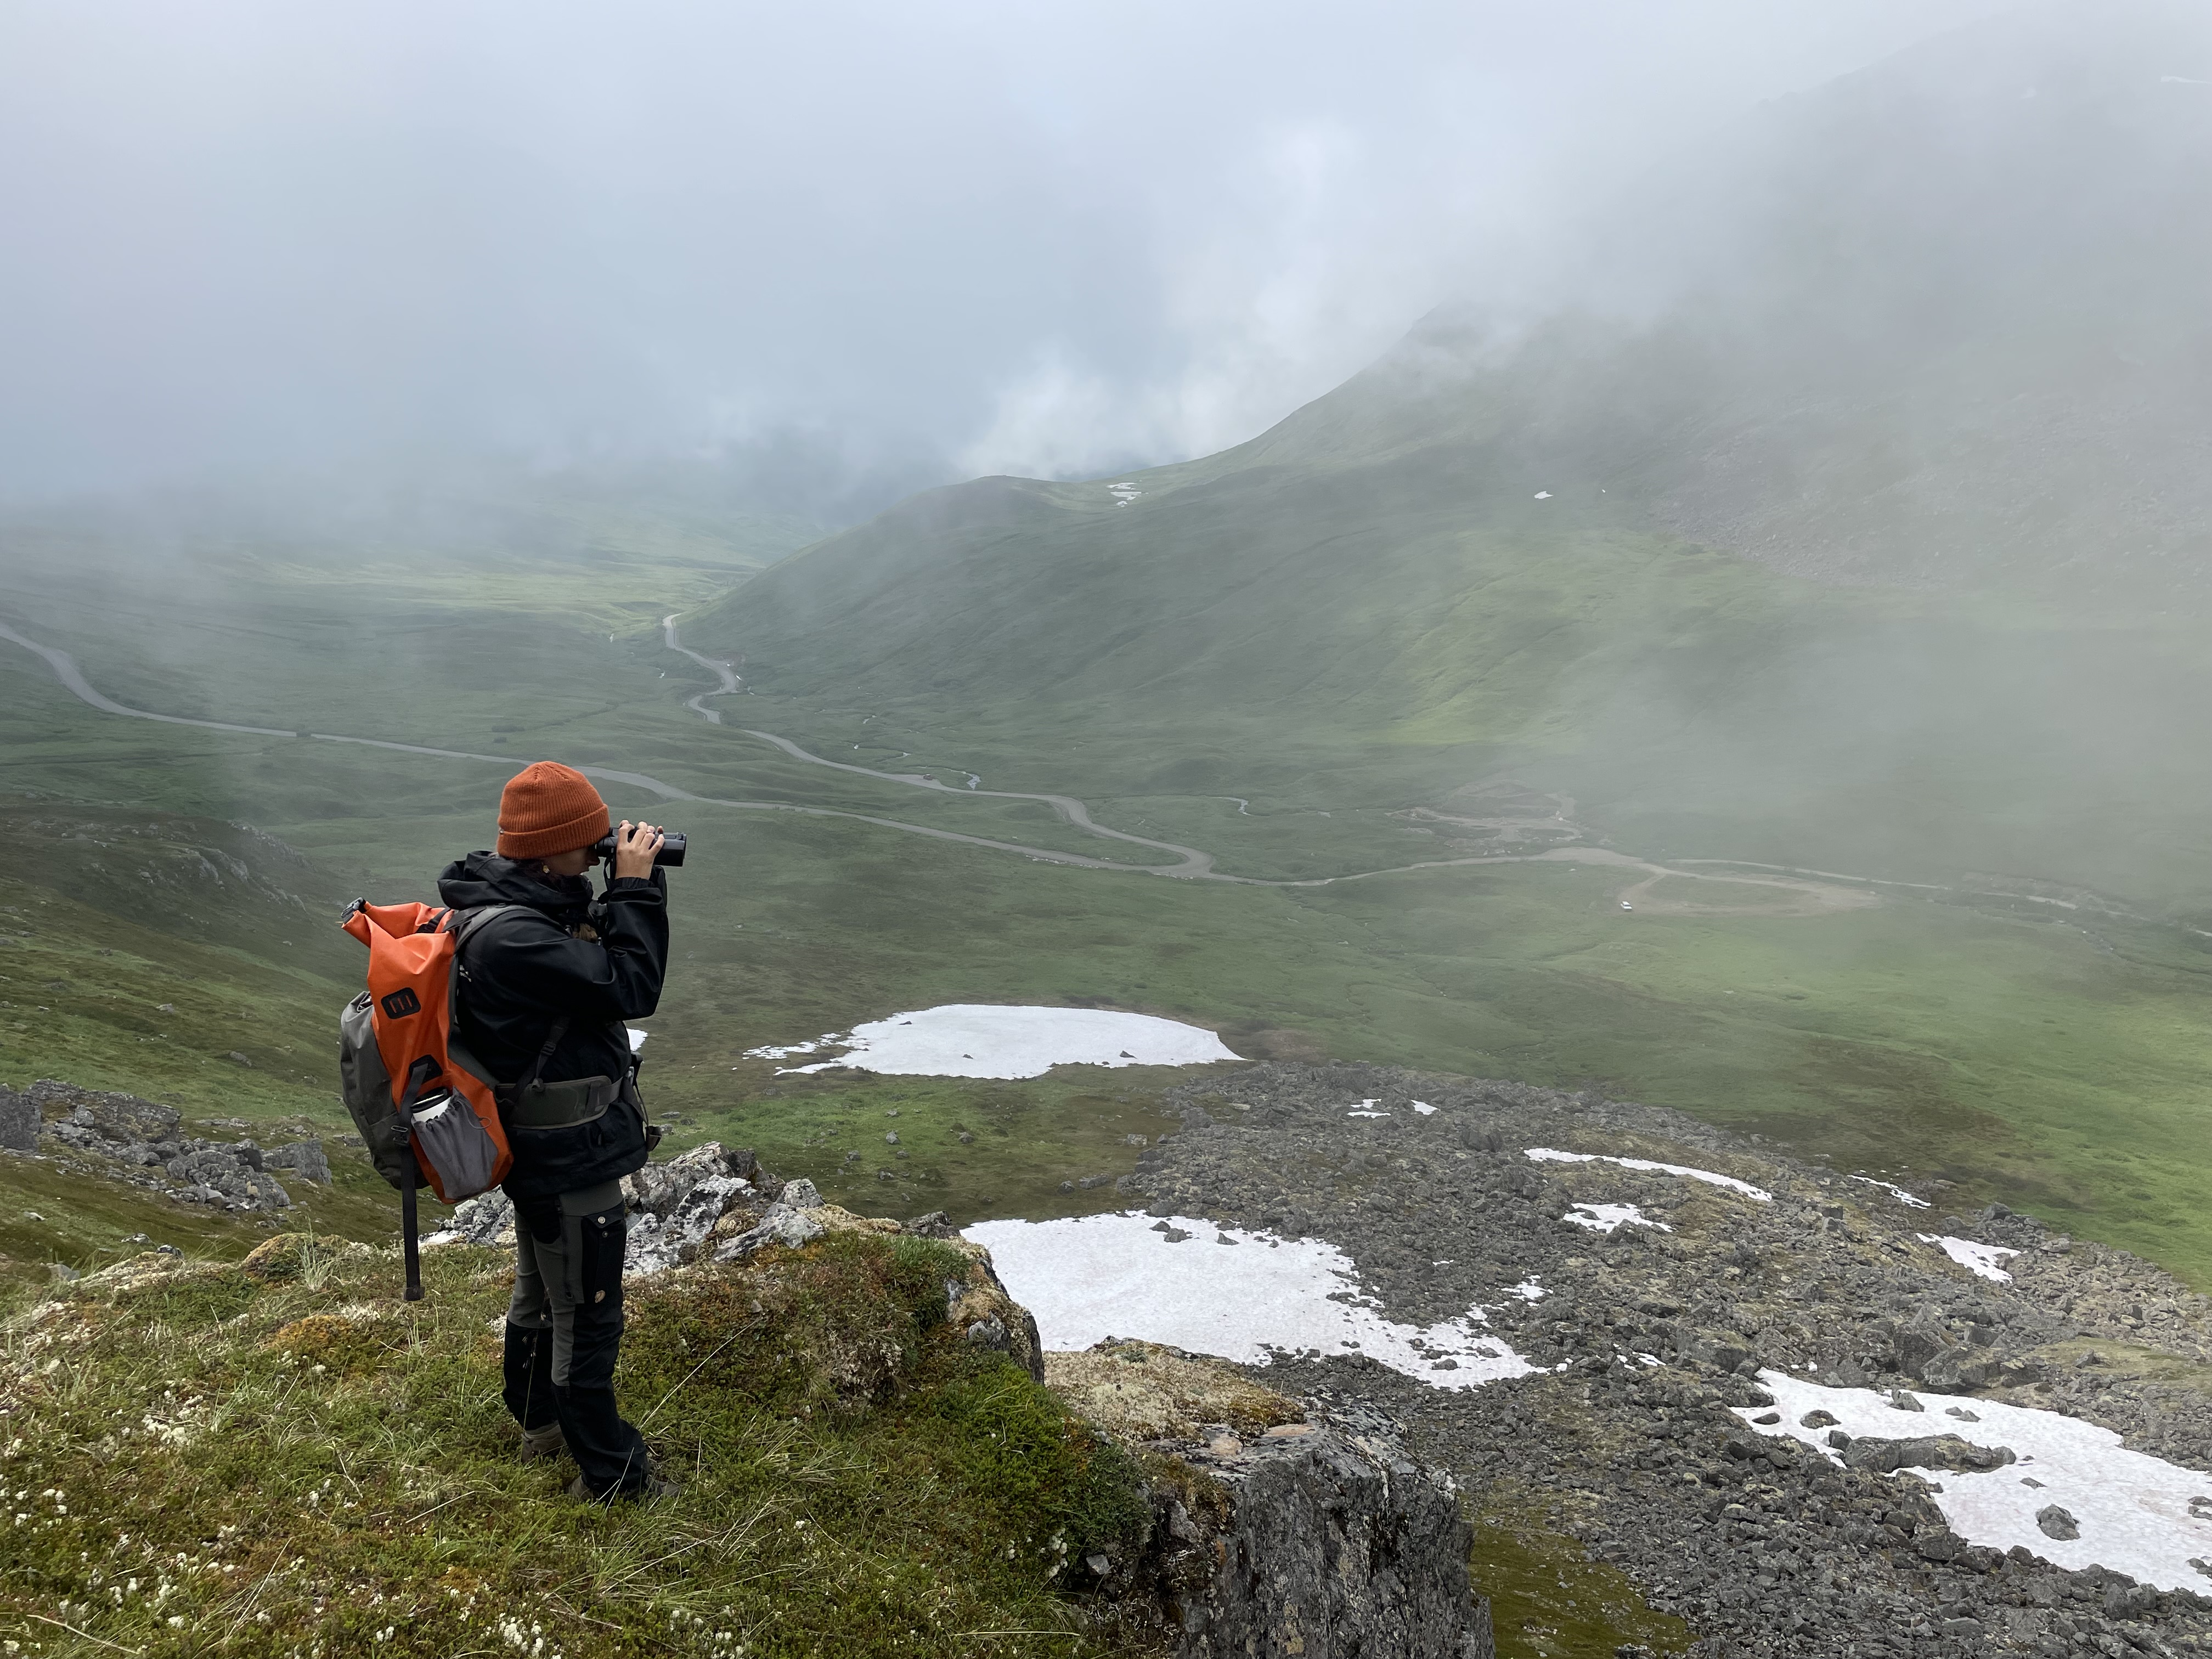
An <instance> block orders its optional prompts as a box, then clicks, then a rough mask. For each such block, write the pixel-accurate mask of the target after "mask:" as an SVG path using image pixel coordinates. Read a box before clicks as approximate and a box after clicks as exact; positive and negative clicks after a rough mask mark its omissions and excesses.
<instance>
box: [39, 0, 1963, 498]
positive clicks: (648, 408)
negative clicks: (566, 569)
mask: <svg viewBox="0 0 2212 1659" xmlns="http://www.w3.org/2000/svg"><path fill="white" fill-rule="evenodd" d="M1991 9H1993V7H1992V6H1991V4H1990V3H1989V0H1820V3H1817V4H1815V3H1803V4H1784V3H1777V0H1547V3H1535V0H1516V3H1512V4H1502V3H1492V0H1455V3H1427V0H1420V3H1388V0H1373V3H1363V4H1357V5H1354V4H1348V3H1334V4H1318V3H1310V0H1173V3H1146V0H1115V3H1114V4H1111V5H1106V4H1060V5H1052V4H1043V3H1036V0H1032V3H1029V4H1024V5H1016V4H1012V3H994V0H924V3H916V0H881V3H874V0H808V3H806V4H804V5H780V6H776V7H773V8H770V7H765V6H756V5H745V4H732V3H727V0H716V3H704V0H702V3H659V4H655V3H640V4H635V5H626V6H619V7H617V6H607V5H604V4H592V5H582V4H560V3H545V0H527V3H507V4H501V3H472V0H429V3H410V0H377V3H374V4H367V3H362V4H347V3H327V4H316V5H312V6H301V5H299V4H297V3H294V0H282V3H270V4H264V5H253V4H240V3H228V0H201V3H195V4H190V5H179V4H175V3H171V0H148V3H138V4H132V3H127V0H107V3H102V4H100V5H97V6H88V5H85V4H82V3H80V0H0V494H4V495H11V496H17V497H21V496H24V495H46V494H50V493H56V492H70V493H75V492H78V491H82V490H85V489H105V488H109V487H117V486H131V485H135V484H138V483H147V482H151V481H158V480H165V479H170V478H176V477H195V476H199V475H204V474H206V473H209V472H219V473H225V474H230V475H239V474H246V475H251V474H252V473H254V472H255V471H264V470H265V471H283V470H284V469H288V468H293V467H298V466H301V465H333V464H335V465H347V464H349V463H351V462H354V461H356V460H366V459H375V460H377V461H378V462H379V463H380V464H388V463H389V462H390V461H391V459H392V458H394V457H395V456H397V457H401V458H404V457H408V456H454V455H476V454H485V453H498V454H507V455H521V456H526V457H528V458H532V459H540V460H551V461H556V462H557V461H559V460H562V459H567V458H572V457H583V456H612V457H616V458H623V457H629V456H641V457H650V456H654V455H661V454H667V453H695V452H698V451H701V450H711V449H712V448H713V447H714V446H716V445H732V444H742V443H744V442H745V441H747V440H748V439H750V438H751V437H754V436H756V435H759V434H761V433H763V432H765V431H769V430H774V429H775V428H785V427H789V426H793V425H798V426H803V427H810V428H817V429H819V430H820V431H822V432H823V433H825V434H829V435H836V436H837V437H838V438H839V439H840V441H851V442H852V443H854V445H855V446H857V447H862V448H872V449H876V450H903V449H911V448H926V449H928V450H931V451H933V452H935V453H938V454H939V455H941V456H942V457H944V458H945V460H946V461H947V463H948V464H949V465H951V466H952V467H953V468H955V469H957V470H959V471H968V472H983V471H1020V472H1030V473H1050V474H1062V475H1066V474H1074V473H1079V472H1083V471H1091V470H1095V469H1100V468H1106V467H1114V466H1119V465H1125V464H1127V463H1129V462H1131V461H1133V460H1137V459H1172V458H1176V457H1180V456H1183V455H1188V454H1194V453H1205V452H1206V451H1209V450H1212V449H1215V448H1218V447H1222V446H1223V445H1225V444H1228V443H1232V442H1236V441H1239V440H1242V439H1243V438H1246V437H1249V436H1250V435H1252V434H1254V433H1255V432H1257V431H1259V430H1261V429H1262V428H1265V427H1266V426H1267V425H1268V424H1270V423H1271V422H1273V421H1274V420H1276V419H1278V418H1279V417H1280V416H1282V415H1283V414H1285V413H1286V412H1287V411H1288V410H1291V409H1292V408H1294V407H1296V406H1297V404H1300V403H1302V402H1304V401H1305V400H1306V399H1308V398H1311V397H1313V396H1316V395H1317V394H1318V393H1319V392H1322V391H1325V390H1326V389H1328V386H1331V385H1333V384H1334V383H1335V382H1336V381H1338V380H1341V379H1342V378H1344V376H1346V374H1349V373H1351V372H1352V371H1353V370H1354V369H1356V368H1358V367H1359V366H1360V365H1361V364H1362V363H1364V362H1366V361H1368V360H1370V358H1371V357H1373V356H1375V355H1376V353H1377V352H1378V351H1379V350H1381V349H1383V348H1385V347H1387V346H1388V345H1389V343H1390V342H1391V341H1392V340H1393V339H1395V337H1397V336H1398V335H1399V334H1400V333H1401V331H1403V330H1404V329H1405V327H1406V326H1407V325H1408V324H1409V323H1410V322H1411V321H1412V320H1413V319H1414V318H1416V317H1418V316H1419V314H1420V313H1423V312H1425V310H1427V309H1428V308H1429V307H1431V306H1433V305H1435V304H1437V302H1439V301H1443V300H1445V299H1449V298H1452V297H1455V296H1459V295H1493V296H1498V297H1502V298H1503V299H1504V300H1506V301H1509V302H1512V303H1517V304H1531V303H1541V299H1542V294H1541V287H1542V283H1541V282H1540V281H1538V280H1537V276H1536V274H1537V273H1540V272H1541V271H1542V270H1544V269H1545V267H1544V265H1543V263H1542V257H1541V255H1542V250H1543V249H1544V247H1545V246H1547V240H1548V239H1549V238H1550V237H1551V236H1552V235H1553V233H1554V232H1555V231H1556V230H1557V228H1559V227H1560V226H1561V225H1562V224H1565V223H1566V222H1571V220H1572V218H1573V216H1575V215H1576V214H1577V213H1579V212H1582V211H1584V210H1587V209H1588V207H1589V204H1591V203H1592V202H1594V201H1599V200H1602V199H1603V197H1604V196H1605V194H1606V192H1607V191H1609V190H1612V189H1615V188H1618V187H1619V185H1620V182H1621V181H1622V180H1624V179H1628V178H1631V177H1632V176H1633V175H1634V173H1636V172H1637V171H1638V170H1639V169H1640V168H1642V167H1645V166H1647V165H1649V164H1650V162H1651V161H1654V160H1655V159H1656V158H1657V157H1658V156H1660V155H1662V154H1663V153H1664V152H1665V150H1666V149H1668V147H1670V146H1672V145H1674V144H1676V143H1680V142H1682V141H1684V140H1686V139H1687V138H1690V137H1695V136H1697V135H1699V134H1702V133H1705V132H1709V131H1711V130H1712V129H1713V128H1714V127H1716V126H1717V125H1722V124H1723V123H1725V122H1726V121H1728V120H1729V119H1730V118H1732V117H1734V116H1735V115H1737V114H1739V113H1741V112H1743V111H1744V110H1746V109H1747V108H1748V107H1750V106H1753V105H1754V104H1756V103H1757V102H1758V101H1759V100H1762V99H1765V98H1769V97H1772V96H1776V95H1778V94H1784V93H1787V92H1790V91H1792V90H1795V89H1797V88H1803V87H1807V86H1809V85H1812V84H1814V83H1817V82H1820V81H1823V80H1826V79H1827V78H1829V77H1831V76H1834V75H1836V74H1838V73H1840V72H1843V71H1844V70H1849V69H1851V68H1854V67H1857V66H1858V65H1860V64H1864V63H1867V62H1869V61H1871V60H1873V59H1875V58H1880V57H1881V56H1884V55H1886V54H1887V53H1888V52H1893V51H1895V50H1897V49H1898V48H1899V47H1901V46H1905V45H1908V44H1910V43H1911V41H1913V40H1917V39H1919V38H1922V37H1923V36H1924V35H1926V34H1928V33H1932V32H1935V31H1936V30H1939V29H1942V28H1944V27H1950V26H1952V25H1953V24H1955V23H1957V22H1960V21H1966V20H1967V19H1970V18H1972V17H1974V16H1978V15H1984V14H1986V13H1987V12H1988V11H1990V10H1991Z"/></svg>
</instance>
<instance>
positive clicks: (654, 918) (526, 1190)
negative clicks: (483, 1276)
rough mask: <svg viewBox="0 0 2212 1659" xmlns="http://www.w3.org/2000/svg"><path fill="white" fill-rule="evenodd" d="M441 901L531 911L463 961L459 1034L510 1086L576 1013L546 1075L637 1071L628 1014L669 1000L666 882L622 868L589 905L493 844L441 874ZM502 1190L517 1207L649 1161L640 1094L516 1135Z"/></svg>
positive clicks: (518, 913)
mask: <svg viewBox="0 0 2212 1659" xmlns="http://www.w3.org/2000/svg"><path fill="white" fill-rule="evenodd" d="M438 896H439V897H440V899H441V900H442V901H443V902H445V903H447V904H448V905H451V906H452V907H453V908H455V909H457V910H473V909H476V908H479V907H481V906H483V905H487V904H516V905H523V906H526V907H527V908H526V909H521V910H510V911H508V912H507V913H506V914H505V915H499V916H495V917H493V918H492V920H490V921H488V922H486V923H484V924H483V927H479V928H478V929H477V931H476V932H475V933H472V934H471V936H470V938H469V940H468V943H467V945H465V947H464V948H463V950H462V953H461V960H460V964H459V973H460V975H461V980H460V996H459V1002H460V1010H459V1018H458V1020H457V1022H456V1025H457V1031H456V1035H458V1036H459V1037H460V1039H461V1041H462V1042H464V1043H465V1044H466V1045H467V1046H468V1048H469V1051H470V1053H471V1054H474V1055H475V1056H476V1058H477V1060H478V1061H480V1062H481V1063H482V1064H483V1066H484V1068H485V1069H486V1070H487V1071H489V1073H491V1074H492V1076H493V1078H494V1079H496V1081H497V1082H498V1084H499V1086H500V1088H501V1091H507V1090H510V1089H513V1087H515V1086H516V1085H519V1084H520V1083H522V1082H524V1081H525V1080H526V1079H528V1077H529V1076H530V1073H531V1070H532V1067H533V1066H535V1065H536V1064H537V1061H538V1050H539V1049H540V1048H543V1047H544V1043H545V1039H546V1038H547V1037H548V1036H551V1035H552V1028H553V1024H554V1022H555V1021H556V1020H557V1019H559V1018H561V1017H562V1015H564V1014H565V1015H567V1016H568V1030H566V1031H565V1032H563V1033H562V1037H561V1041H560V1042H559V1043H558V1044H557V1045H556V1047H555V1048H554V1050H553V1052H552V1054H550V1055H549V1056H548V1057H547V1059H546V1062H545V1070H544V1081H546V1082H548V1083H562V1082H566V1081H568V1080H569V1079H575V1078H591V1077H601V1078H607V1079H622V1078H623V1077H624V1076H626V1075H627V1074H628V1073H629V1069H630V1054H629V1034H628V1033H627V1032H626V1031H625V1030H624V1029H623V1022H625V1021H626V1020H633V1019H643V1018H646V1017H647V1016H648V1015H649V1014H651V1013H652V1012H653V1010H654V1009H655V1008H657V1007H659V1005H660V985H661V979H662V976H663V975H664V974H665V972H666V970H667V966H668V887H667V877H666V876H665V874H664V873H663V872H661V871H659V870H655V871H654V872H653V874H652V875H651V877H649V878H638V877H622V878H617V879H616V880H614V881H612V882H610V883H609V884H608V885H607V890H606V892H605V896H602V897H600V898H599V899H597V900H594V898H593V897H592V884H591V883H590V881H589V880H587V879H586V878H584V877H581V876H571V877H565V878H563V877H550V878H549V877H545V876H541V875H538V874H535V873H533V872H531V871H530V870H528V869H526V867H525V866H522V865H520V864H518V863H516V862H515V861H514V860H512V859H504V858H501V857H500V856H499V855H498V854H495V853H471V854H469V855H468V856H467V857H466V858H464V859H456V860H454V861H453V863H451V864H449V865H447V866H446V867H445V869H444V870H443V871H442V872H440V874H439V877H438ZM507 1138H508V1140H509V1142H510V1143H511V1144H512V1145H513V1149H514V1167H513V1170H511V1171H510V1172H509V1174H508V1176H507V1182H506V1185H505V1190H506V1192H507V1196H508V1197H509V1198H511V1199H513V1200H514V1201H515V1202H516V1204H517V1205H522V1204H526V1203H529V1202H532V1201H536V1200H544V1199H545V1198H548V1197H550V1196H551V1195H553V1194H557V1193H565V1192H574V1191H577V1190H580V1188H586V1187H592V1186H597V1185H598V1184H599V1183H600V1182H605V1181H612V1180H614V1179H616V1178H617V1177H618V1176H625V1175H628V1174H629V1173H630V1172H631V1171H633V1170H638V1169H641V1168H643V1167H644V1164H645V1161H646V1152H647V1145H646V1134H645V1112H644V1107H643V1104H642V1103H641V1101H640V1100H639V1099H638V1096H637V1091H636V1090H635V1088H634V1087H633V1088H629V1089H625V1090H624V1091H623V1098H622V1099H621V1100H619V1101H618V1102H617V1103H616V1104H615V1105H613V1106H612V1107H611V1108H609V1109H608V1110H607V1112H606V1113H605V1115H604V1116H602V1117H599V1118H597V1119H594V1120H592V1121H590V1122H587V1123H581V1124H577V1125H574V1126H573V1127H567V1128H559V1129H531V1130H516V1129H512V1128H510V1130H509V1133H508V1137H507Z"/></svg>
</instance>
